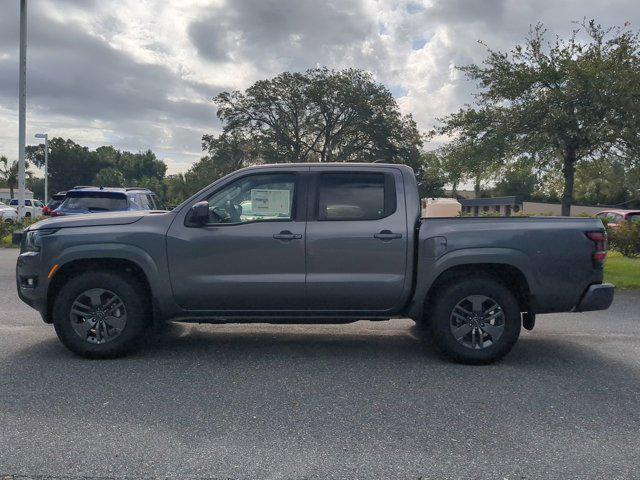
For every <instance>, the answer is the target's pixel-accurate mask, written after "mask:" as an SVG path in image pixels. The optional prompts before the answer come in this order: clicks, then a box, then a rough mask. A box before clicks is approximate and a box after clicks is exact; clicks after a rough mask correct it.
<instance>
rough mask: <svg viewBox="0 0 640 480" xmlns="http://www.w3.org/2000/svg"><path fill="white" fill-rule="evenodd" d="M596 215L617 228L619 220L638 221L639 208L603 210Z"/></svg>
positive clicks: (639, 218)
mask: <svg viewBox="0 0 640 480" xmlns="http://www.w3.org/2000/svg"><path fill="white" fill-rule="evenodd" d="M596 217H597V218H599V219H600V220H603V221H606V222H607V225H608V226H609V227H611V228H617V227H618V225H620V223H621V222H624V221H629V222H640V210H603V211H602V212H598V213H596Z"/></svg>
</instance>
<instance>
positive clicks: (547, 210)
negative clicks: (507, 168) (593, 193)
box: [458, 196, 607, 217]
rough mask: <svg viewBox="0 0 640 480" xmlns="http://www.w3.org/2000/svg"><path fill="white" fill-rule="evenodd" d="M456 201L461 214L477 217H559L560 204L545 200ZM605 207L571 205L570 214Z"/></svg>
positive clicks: (598, 210)
mask: <svg viewBox="0 0 640 480" xmlns="http://www.w3.org/2000/svg"><path fill="white" fill-rule="evenodd" d="M458 201H459V202H460V204H461V205H462V214H463V215H470V216H473V217H479V216H481V215H495V216H497V215H500V216H503V217H510V216H511V215H515V214H519V215H548V216H553V217H559V216H560V214H561V212H562V206H561V205H560V204H559V203H546V202H524V201H522V198H521V197H518V196H513V197H488V198H460V197H458ZM606 208H607V207H604V206H602V205H600V206H590V205H572V206H571V216H573V217H575V216H578V215H589V216H592V215H595V214H596V213H598V212H601V211H602V210H606Z"/></svg>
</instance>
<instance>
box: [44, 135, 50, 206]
mask: <svg viewBox="0 0 640 480" xmlns="http://www.w3.org/2000/svg"><path fill="white" fill-rule="evenodd" d="M44 203H45V205H46V204H47V203H49V135H48V134H46V133H45V134H44Z"/></svg>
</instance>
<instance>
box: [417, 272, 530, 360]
mask: <svg viewBox="0 0 640 480" xmlns="http://www.w3.org/2000/svg"><path fill="white" fill-rule="evenodd" d="M435 295H436V296H437V298H436V299H435V301H434V303H433V304H432V308H431V316H430V318H429V323H428V331H429V333H430V336H431V337H432V339H433V343H434V345H435V347H436V349H437V350H438V351H439V352H440V353H441V354H442V355H444V356H445V357H447V358H449V359H451V360H453V361H455V362H459V363H466V364H474V365H480V364H487V363H492V362H494V361H496V360H498V359H500V358H502V357H503V356H505V355H506V354H507V353H509V351H510V350H511V349H512V348H513V346H514V345H515V343H516V341H517V340H518V337H519V335H520V326H521V320H520V308H519V305H518V302H517V301H516V299H515V297H514V296H513V294H512V293H511V292H510V291H509V289H508V288H507V287H505V286H504V285H502V284H501V283H499V282H498V281H496V280H494V279H493V278H491V277H488V276H487V277H485V276H474V277H470V278H465V279H462V280H458V281H456V282H455V283H449V284H447V285H445V286H444V287H442V289H440V290H439V291H437V292H436V294H435Z"/></svg>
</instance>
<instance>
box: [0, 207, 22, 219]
mask: <svg viewBox="0 0 640 480" xmlns="http://www.w3.org/2000/svg"><path fill="white" fill-rule="evenodd" d="M17 219H18V211H17V210H16V209H15V208H13V207H10V206H9V205H5V204H4V203H2V202H0V220H2V221H3V222H8V223H13V222H15V221H16V220H17Z"/></svg>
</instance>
